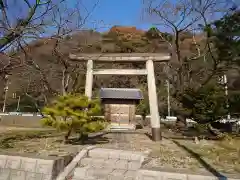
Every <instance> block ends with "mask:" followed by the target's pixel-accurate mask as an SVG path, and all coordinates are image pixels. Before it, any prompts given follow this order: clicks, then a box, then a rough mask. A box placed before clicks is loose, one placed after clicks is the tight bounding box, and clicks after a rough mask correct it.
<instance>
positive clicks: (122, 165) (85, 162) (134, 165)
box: [79, 157, 142, 171]
mask: <svg viewBox="0 0 240 180" xmlns="http://www.w3.org/2000/svg"><path fill="white" fill-rule="evenodd" d="M79 164H80V165H82V166H88V167H94V168H113V167H114V168H115V169H122V170H133V171H134V170H138V169H139V168H140V167H141V164H142V163H141V161H140V160H137V161H129V160H124V159H103V158H89V157H87V158H83V159H82V160H81V161H80V163H79Z"/></svg>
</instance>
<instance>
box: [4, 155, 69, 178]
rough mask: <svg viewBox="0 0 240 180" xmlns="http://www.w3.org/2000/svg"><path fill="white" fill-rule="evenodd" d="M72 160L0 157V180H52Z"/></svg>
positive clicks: (66, 157) (64, 158)
mask: <svg viewBox="0 0 240 180" xmlns="http://www.w3.org/2000/svg"><path fill="white" fill-rule="evenodd" d="M72 159H73V156H70V155H69V156H65V157H48V158H45V159H40V158H34V157H23V156H14V155H0V180H52V179H55V178H56V177H57V175H58V174H59V173H60V172H61V171H63V169H64V167H65V166H67V164H69V163H70V161H71V160H72Z"/></svg>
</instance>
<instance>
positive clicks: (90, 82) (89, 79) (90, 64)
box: [85, 60, 93, 99]
mask: <svg viewBox="0 0 240 180" xmlns="http://www.w3.org/2000/svg"><path fill="white" fill-rule="evenodd" d="M92 85H93V60H88V61H87V73H86V83H85V95H86V96H87V97H88V98H89V99H91V98H92Z"/></svg>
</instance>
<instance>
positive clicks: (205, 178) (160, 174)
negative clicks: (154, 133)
mask: <svg viewBox="0 0 240 180" xmlns="http://www.w3.org/2000/svg"><path fill="white" fill-rule="evenodd" d="M137 179H138V180H240V179H239V176H238V175H237V176H234V175H233V177H229V176H224V175H222V176H221V177H216V176H214V175H203V174H189V173H178V172H164V171H154V170H145V169H140V170H138V173H137Z"/></svg>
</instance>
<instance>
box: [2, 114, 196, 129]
mask: <svg viewBox="0 0 240 180" xmlns="http://www.w3.org/2000/svg"><path fill="white" fill-rule="evenodd" d="M30 115H31V114H25V115H24V114H23V115H9V114H3V113H2V114H0V126H1V125H3V126H18V127H26V128H41V127H42V124H41V122H40V121H41V118H42V117H41V116H36V115H32V116H30ZM99 117H102V118H104V116H99ZM135 118H136V121H137V122H141V120H142V116H140V115H136V117H135ZM161 121H164V122H174V121H175V120H174V119H173V120H172V119H161ZM188 122H189V123H191V122H192V121H190V120H188ZM144 124H145V125H148V124H150V116H147V117H146V119H145V122H144Z"/></svg>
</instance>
